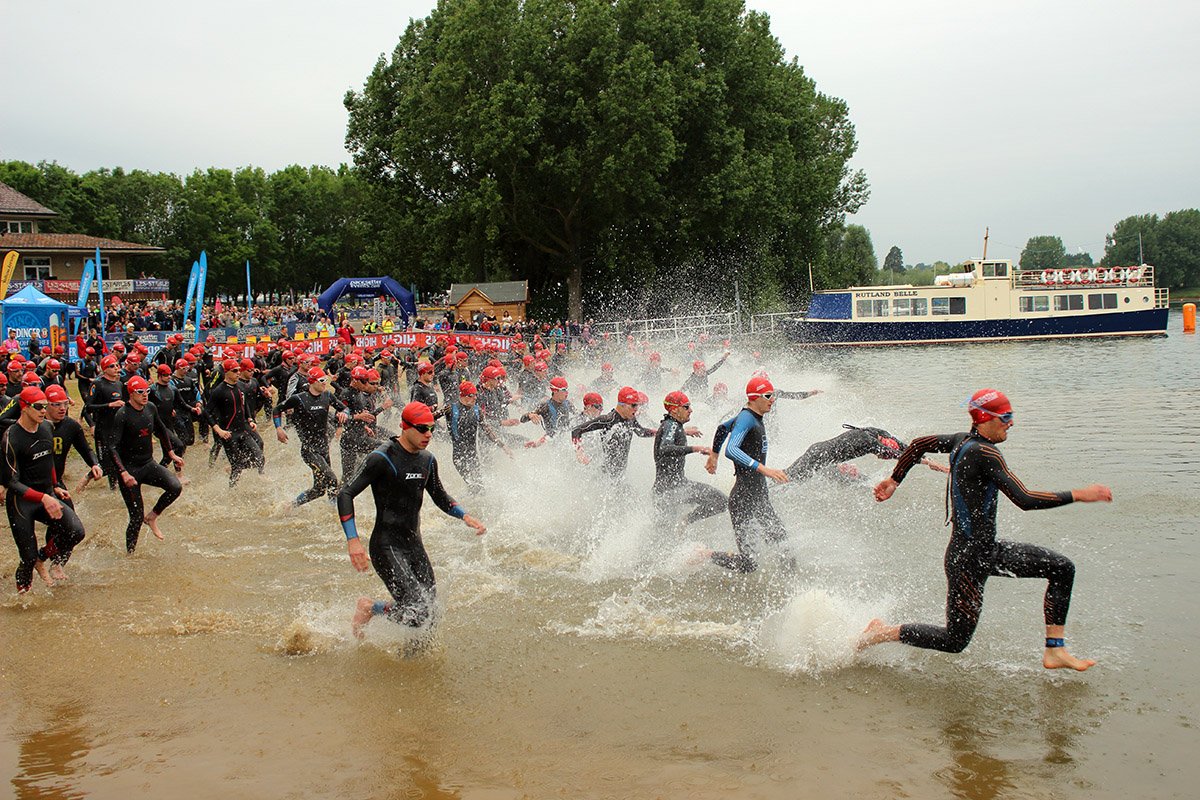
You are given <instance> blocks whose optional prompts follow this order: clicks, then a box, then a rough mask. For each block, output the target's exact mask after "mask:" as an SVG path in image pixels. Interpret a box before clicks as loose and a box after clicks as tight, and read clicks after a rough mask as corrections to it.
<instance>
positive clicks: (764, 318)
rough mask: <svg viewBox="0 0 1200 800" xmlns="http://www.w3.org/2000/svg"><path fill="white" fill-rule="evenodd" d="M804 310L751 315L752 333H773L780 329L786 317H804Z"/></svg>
mask: <svg viewBox="0 0 1200 800" xmlns="http://www.w3.org/2000/svg"><path fill="white" fill-rule="evenodd" d="M803 316H804V311H772V312H770V313H767V314H751V315H750V333H772V332H774V331H776V330H778V329H779V323H780V322H782V321H783V320H785V319H796V318H797V317H803Z"/></svg>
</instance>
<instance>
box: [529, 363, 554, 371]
mask: <svg viewBox="0 0 1200 800" xmlns="http://www.w3.org/2000/svg"><path fill="white" fill-rule="evenodd" d="M549 370H550V368H549V367H548V366H546V362H545V361H535V362H533V371H534V372H548V371H549Z"/></svg>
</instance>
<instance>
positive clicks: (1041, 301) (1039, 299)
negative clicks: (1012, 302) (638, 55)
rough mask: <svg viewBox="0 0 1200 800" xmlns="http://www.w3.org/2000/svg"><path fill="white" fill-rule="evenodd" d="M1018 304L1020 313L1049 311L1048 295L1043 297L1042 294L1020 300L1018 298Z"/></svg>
mask: <svg viewBox="0 0 1200 800" xmlns="http://www.w3.org/2000/svg"><path fill="white" fill-rule="evenodd" d="M1018 304H1019V306H1020V311H1021V312H1022V313H1029V312H1036V311H1049V310H1050V297H1049V295H1044V294H1036V295H1033V296H1026V297H1021V298H1018Z"/></svg>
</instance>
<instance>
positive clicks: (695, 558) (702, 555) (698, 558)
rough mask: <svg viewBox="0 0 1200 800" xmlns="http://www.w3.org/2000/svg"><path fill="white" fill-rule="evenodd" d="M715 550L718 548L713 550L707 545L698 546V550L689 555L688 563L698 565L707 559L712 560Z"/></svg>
mask: <svg viewBox="0 0 1200 800" xmlns="http://www.w3.org/2000/svg"><path fill="white" fill-rule="evenodd" d="M715 552H716V550H711V549H709V548H707V547H697V548H696V552H694V553H692V554H691V555H690V556H688V559H687V565H688V566H689V567H698V566H700V565H701V564H703V563H704V562H705V561H709V560H711V559H712V554H713V553H715Z"/></svg>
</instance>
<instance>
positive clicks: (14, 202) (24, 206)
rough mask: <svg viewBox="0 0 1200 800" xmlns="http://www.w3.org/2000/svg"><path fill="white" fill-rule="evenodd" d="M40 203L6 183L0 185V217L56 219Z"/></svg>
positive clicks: (54, 213)
mask: <svg viewBox="0 0 1200 800" xmlns="http://www.w3.org/2000/svg"><path fill="white" fill-rule="evenodd" d="M57 216H58V212H57V211H51V210H50V209H48V208H46V207H45V206H44V205H42V204H41V203H39V202H37V201H36V200H33V199H32V198H29V197H26V196H25V195H23V194H21V193H20V192H18V191H17V190H16V189H14V188H12V187H11V186H9V185H8V184H7V183H0V217H45V218H50V217H57Z"/></svg>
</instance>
